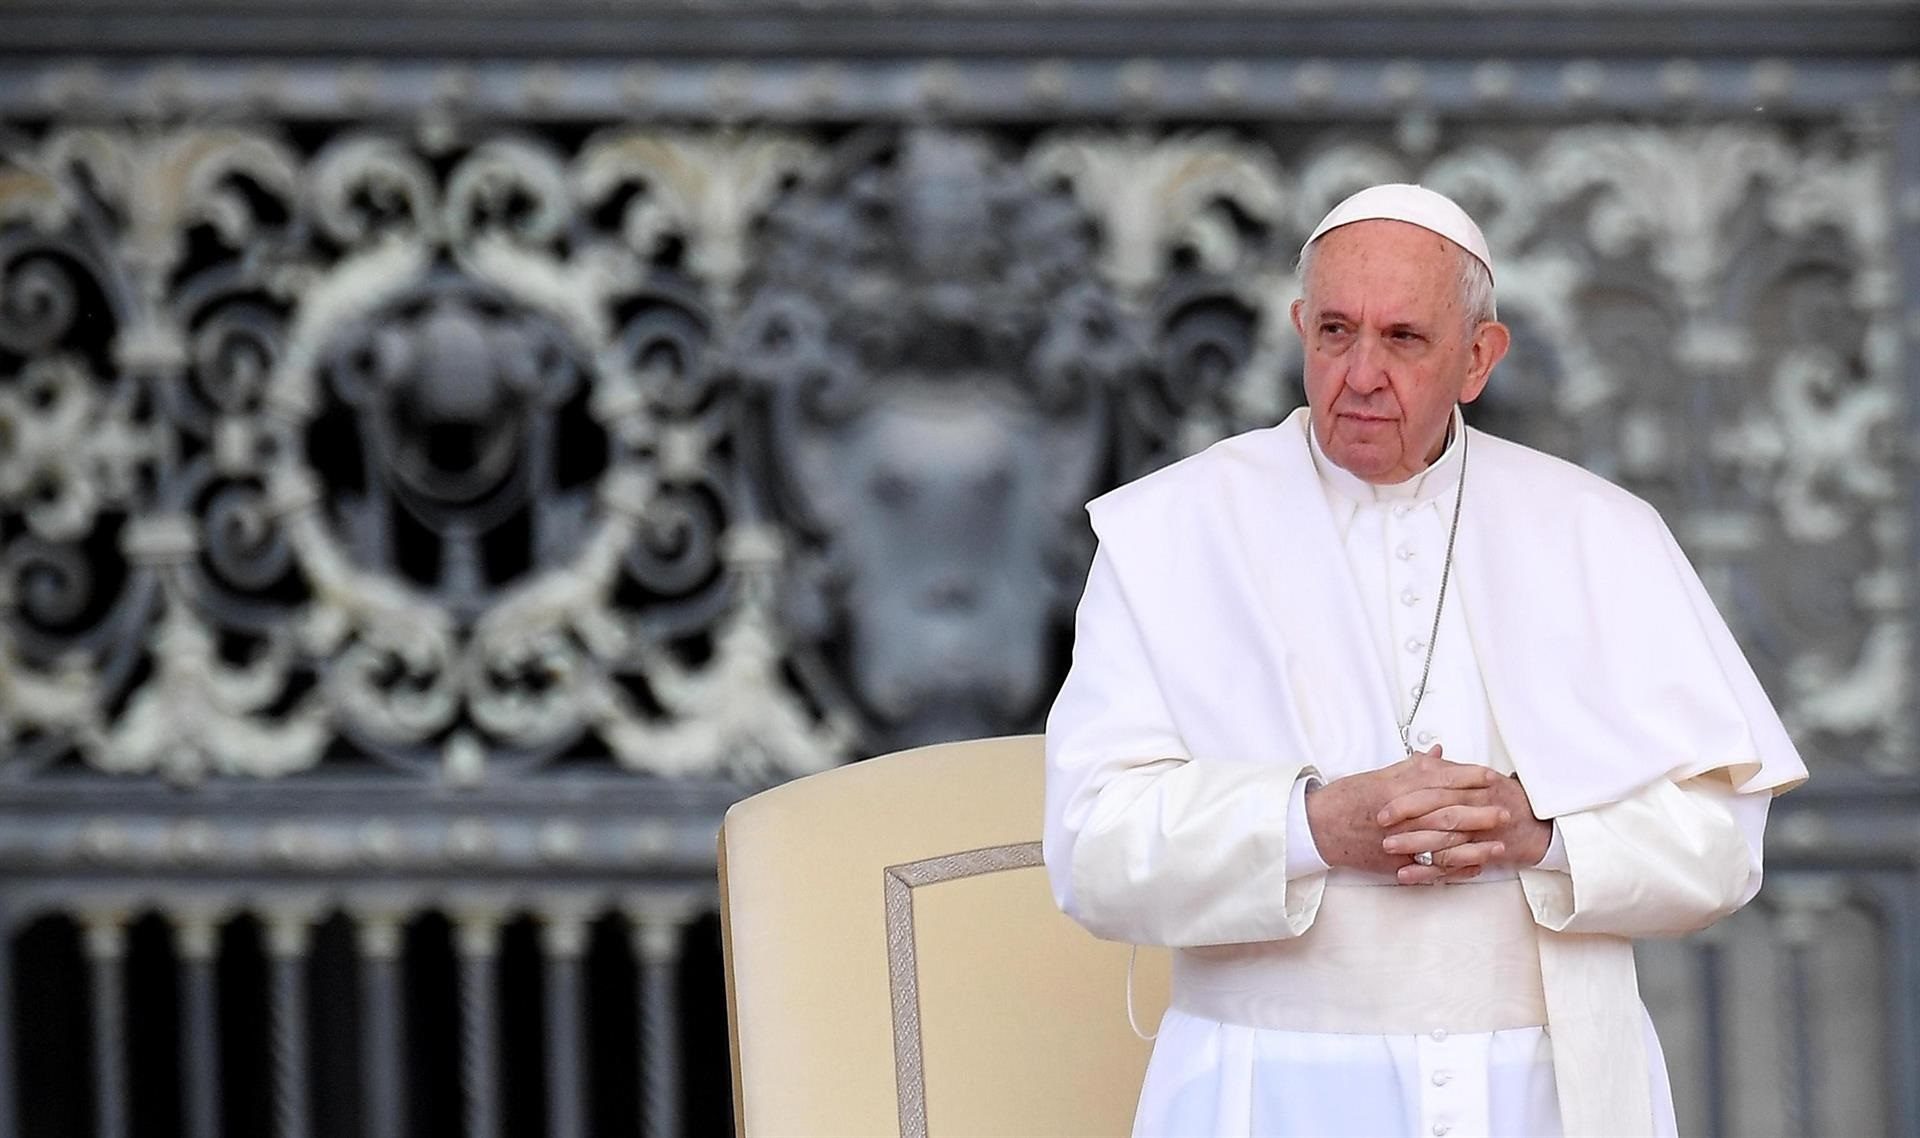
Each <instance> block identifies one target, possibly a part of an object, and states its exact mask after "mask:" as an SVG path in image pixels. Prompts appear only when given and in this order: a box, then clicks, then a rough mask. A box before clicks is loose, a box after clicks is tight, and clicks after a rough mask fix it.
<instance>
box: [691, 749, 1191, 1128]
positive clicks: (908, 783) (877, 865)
mask: <svg viewBox="0 0 1920 1138" xmlns="http://www.w3.org/2000/svg"><path fill="white" fill-rule="evenodd" d="M1041 770H1042V757H1041V741H1040V739H1039V738H1038V737H1037V736H1029V737H1025V738H1015V739H983V740H979V741H975V742H966V743H949V744H943V745H940V746H934V747H923V748H921V749H919V750H914V751H906V752H903V753H901V754H897V755H888V756H885V757H883V758H876V759H868V760H867V761H865V762H860V763H855V764H852V765H850V766H846V767H841V768H839V769H837V770H832V771H827V772H825V773H823V774H817V775H813V776H811V777H809V778H803V779H799V780H797V781H795V782H791V783H788V784H786V785H785V786H780V787H776V788H774V789H772V790H769V791H766V792H765V793H763V794H757V795H755V796H754V797H752V798H749V799H747V800H746V801H744V802H741V803H739V804H737V805H735V806H734V807H733V809H731V810H729V811H728V812H727V819H726V824H725V825H724V826H723V827H722V828H721V831H720V917H721V930H722V937H723V942H724V944H725V952H726V972H727V1015H728V1034H729V1037H730V1040H731V1043H732V1047H733V1079H734V1084H733V1085H734V1092H733V1093H734V1120H735V1121H734V1124H735V1127H736V1129H737V1130H738V1132H739V1133H740V1134H741V1135H743V1136H746V1138H765V1136H772V1135H836V1136H838V1135H872V1134H893V1133H899V1134H901V1135H908V1136H911V1135H933V1136H936V1138H939V1136H943V1135H946V1136H957V1135H988V1134H1007V1135H1023V1136H1027V1135H1045V1134H1072V1135H1098V1134H1125V1133H1126V1132H1127V1130H1128V1128H1129V1126H1130V1125H1131V1123H1132V1119H1133V1108H1134V1103H1135V1099H1136V1096H1137V1093H1138V1091H1139V1087H1140V1079H1141V1076H1142V1075H1143V1073H1144V1072H1145V1070H1146V1062H1147V1052H1148V1048H1149V1045H1148V1044H1146V1043H1143V1042H1141V1041H1140V1040H1139V1039H1137V1038H1136V1037H1135V1036H1134V1034H1133V1032H1132V1031H1131V1030H1130V1029H1129V1027H1128V1025H1127V1012H1126V996H1125V992H1126V973H1127V947H1126V946H1125V945H1121V944H1111V943H1108V942H1105V941H1100V940H1096V939H1094V938H1093V937H1092V936H1091V935H1089V934H1088V933H1087V932H1086V931H1085V930H1083V929H1081V928H1080V927H1079V926H1078V925H1076V924H1074V923H1073V922H1072V921H1071V920H1069V919H1068V918H1067V917H1065V916H1063V915H1062V914H1061V913H1060V911H1059V910H1058V909H1056V908H1055V907H1054V904H1053V898H1052V895H1051V894H1050V893H1049V891H1048V889H1047V877H1046V870H1045V869H1044V868H1043V867H1042V866H1041V863H1040V826H1041V822H1040V815H1041ZM1167 967H1168V964H1167V956H1166V954H1165V952H1164V951H1160V950H1146V949H1143V950H1141V953H1140V959H1139V963H1138V966H1137V968H1136V972H1135V980H1134V998H1135V1007H1136V1010H1137V1012H1138V1013H1139V1016H1140V1021H1141V1026H1142V1027H1143V1028H1149V1029H1150V1025H1152V1024H1154V1023H1157V1022H1158V1021H1159V1018H1160V1012H1161V1010H1162V1008H1164V1007H1165V1004H1166V990H1167Z"/></svg>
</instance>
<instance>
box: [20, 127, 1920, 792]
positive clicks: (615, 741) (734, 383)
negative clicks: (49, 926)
mask: <svg viewBox="0 0 1920 1138" xmlns="http://www.w3.org/2000/svg"><path fill="white" fill-rule="evenodd" d="M0 142H3V143H4V145H3V146H0V152H3V154H4V165H0V502H4V506H5V508H4V510H0V616H3V617H4V619H0V738H3V739H4V740H5V741H6V743H7V744H8V746H7V752H6V753H7V754H8V756H9V757H8V759H7V760H6V771H7V772H8V773H9V774H10V775H11V776H12V777H16V778H22V777H29V776H31V775H33V774H34V773H35V772H39V771H44V770H47V769H48V768H51V767H55V766H59V765H61V764H81V765H84V766H86V767H89V768H92V769H95V770H100V771H108V772H114V773H123V774H143V773H154V774H160V775H164V776H166V777H169V778H174V779H183V780H192V779H197V778H201V777H204V776H206V775H209V774H225V775H254V776H278V775H286V774H290V773H294V772H301V771H311V770H314V769H315V768H318V767H324V766H328V765H334V766H345V767H354V766H360V767H368V766H371V767H374V768H386V769H389V770H391V771H393V772H395V773H411V774H416V775H429V776H432V777H436V778H440V779H444V780H448V781H451V782H454V783H472V782H475V781H479V780H482V779H488V778H503V777H509V776H511V775H515V774H521V773H528V774H530V773H532V772H534V771H536V770H540V769H545V768H549V767H552V766H554V765H555V764H566V763H571V762H575V761H588V760H593V759H596V758H604V759H611V760H613V761H615V762H617V763H618V764H619V765H620V766H621V767H624V768H626V769H628V770H631V771H636V772H644V773H650V774H657V775H668V776H725V775H731V776H735V777H740V778H744V779H746V780H748V781H759V780H770V779H773V778H777V777H781V776H784V775H788V774H793V773H799V772H804V771H809V770H815V769H820V768H822V767H824V766H827V765H830V764H832V763H834V762H837V761H841V760H844V759H846V758H850V757H853V756H854V755H857V754H859V753H863V752H867V751H872V750H877V749H882V748H885V747H892V746H896V745H905V744H908V743H913V742H922V741H928V740H932V739H936V738H945V737H953V736H959V735H975V734H984V733H989V732H995V731H1005V730H1019V729H1028V728H1032V727H1034V726H1036V725H1037V723H1038V716H1039V714H1040V713H1041V712H1042V711H1043V710H1044V705H1045V701H1046V697H1047V696H1048V695H1049V694H1050V692H1051V690H1052V685H1053V684H1054V683H1055V682H1056V681H1057V678H1058V675H1059V672H1060V670H1061V668H1062V667H1063V666H1064V662H1065V657H1064V654H1063V646H1064V642H1065V632H1066V629H1067V622H1068V620H1069V618H1070V611H1071V605H1072V602H1073V600H1074V598H1075V596H1076V595H1077V591H1078V584H1079V577H1080V574H1081V573H1082V572H1083V571H1084V566H1085V564H1086V560H1087V557H1088V554H1089V549H1088V538H1087V535H1086V533H1085V531H1084V525H1083V523H1082V522H1081V521H1080V520H1079V515H1078V506H1079V504H1080V503H1081V502H1082V501H1084V500H1085V499H1086V498H1087V497H1090V496H1091V495H1093V494H1094V493H1097V492H1099V491H1100V490H1101V489H1103V488H1105V487H1107V486H1110V485H1112V484H1114V483H1115V482H1117V481H1119V480H1122V479H1124V478H1128V477H1132V476H1134V475H1137V474H1139V473H1142V472H1144V471H1146V470H1148V469H1151V468H1152V467H1154V466H1156V465H1159V464H1160V463H1163V462H1165V461H1167V460H1169V459H1171V458H1173V457H1177V456H1179V455H1181V454H1186V453H1191V452H1193V451H1195V450H1197V449H1199V448H1200V447H1203V446H1205V445H1206V444H1208V443H1209V442H1211V441H1213V440H1215V439H1217V438H1220V437H1222V436H1224V435H1225V434H1227V433H1230V432H1232V431H1235V430H1240V429H1244V428H1247V427H1252V426H1258V425H1263V424H1266V423H1270V422H1272V421H1274V420H1275V419H1276V418H1277V417H1278V416H1279V415H1281V414H1282V413H1284V411H1285V410H1286V409H1287V407H1289V406H1290V405H1291V404H1292V403H1293V401H1294V400H1295V398H1296V397H1297V396H1296V395H1295V392H1296V390H1297V384H1298V378H1297V376H1298V370H1299V361H1298V358H1297V355H1298V347H1297V345H1296V344H1295V343H1294V340H1293V334H1292V331H1291V328H1290V324H1289V321H1288V317H1287V305H1288V303H1289V302H1290V301H1291V299H1292V298H1293V296H1294V295H1295V281H1294V279H1293V269H1292V261H1293V257H1294V255H1295V253H1296V252H1297V246H1298V242H1299V240H1300V239H1301V237H1302V236H1303V235H1304V233H1305V232H1306V231H1307V229H1308V227H1309V226H1311V224H1312V222H1313V221H1314V219H1316V218H1317V217H1318V216H1319V214H1320V213H1321V212H1323V211H1324V210H1325V209H1326V208H1327V206H1329V205H1330V204H1331V203H1332V202H1333V201H1335V200H1337V199H1338V198H1339V197H1340V196H1342V195H1343V194H1344V193H1346V192H1348V191H1349V190H1350V189H1352V188H1355V187H1356V186H1358V185H1361V184H1364V183H1366V182H1369V181H1374V180H1379V179H1383V178H1394V179H1417V180H1420V181H1423V182H1425V183H1427V184H1429V185H1432V186H1435V187H1436V188H1439V189H1442V190H1444V191H1446V192H1449V193H1452V194H1454V195H1456V196H1457V197H1459V198H1460V199H1461V200H1462V201H1463V202H1465V203H1466V204H1467V205H1468V207H1469V208H1470V209H1472V210H1474V211H1475V212H1476V213H1477V214H1478V215H1479V216H1480V217H1482V219H1483V220H1484V221H1485V223H1486V227H1487V230H1488V233H1489V237H1490V239H1491V241H1492V243H1493V246H1494V250H1495V253H1496V257H1497V259H1498V260H1499V263H1500V281H1499V284H1500V293H1501V302H1502V314H1503V316H1504V317H1505V318H1506V319H1508V320H1509V322H1510V323H1511V324H1512V325H1513V327H1514V329H1515V334H1516V347H1515V351H1514V354H1513V356H1512V357H1511V358H1510V360H1509V362H1508V363H1507V364H1506V365H1505V366H1504V368H1503V370H1502V374H1501V375H1500V376H1498V377H1497V378H1496V382H1495V385H1494V388H1493V389H1492V391H1491V392H1490V394H1489V396H1488V398H1487V399H1486V400H1485V401H1484V402H1483V404H1482V405H1480V407H1479V408H1477V410H1476V415H1477V417H1478V419H1479V421H1481V422H1482V423H1484V424H1485V425H1488V426H1490V427H1493V428H1495V429H1499V430H1502V431H1505V432H1506V433H1509V434H1512V435H1514V436H1516V437H1519V438H1521V439H1523V440H1524V441H1529V442H1532V443H1535V444H1536V445H1541V446H1543V447H1545V448H1546V449H1548V450H1551V451H1554V452H1556V453H1559V454H1562V455H1564V456H1565V457H1568V458H1570V459H1573V460H1575V461H1578V462H1581V463H1583V464H1585V465H1588V466H1590V467H1592V468H1594V469H1596V470H1599V471H1601V472H1602V473H1604V474H1607V475H1609V476H1611V477H1614V478H1616V479H1618V480H1620V481H1622V482H1624V483H1625V484H1627V485H1628V486H1629V487H1631V488H1633V489H1635V490H1637V491H1639V492H1641V493H1643V494H1645V495H1647V496H1648V497H1649V498H1651V499H1652V500H1653V501H1654V502H1655V503H1656V504H1658V505H1659V506H1660V507H1661V508H1662V510H1663V511H1664V512H1665V513H1666V515H1667V517H1668V519H1669V521H1670V522H1672V523H1673V525H1674V527H1675V529H1676V531H1677V532H1678V533H1679V535H1680V536H1681V538H1682V541H1683V544H1685V545H1686V546H1687V547H1688V549H1689V551H1690V552H1691V553H1692V555H1693V556H1694V557H1695V559H1696V561H1697V562H1698V563H1699V564H1700V566H1701V568H1702V570H1703V572H1704V573H1705V575H1706V577H1707V579H1708V581H1709V584H1710V587H1712V588H1713V589H1714V590H1715V592H1716V594H1717V596H1718V599H1719V600H1720V601H1721V603H1722V605H1723V606H1724V607H1725V609H1726V610H1727V611H1728V612H1729V614H1730V615H1731V616H1732V618H1733V621H1734V623H1735V625H1736V628H1737V630H1738V631H1739V632H1740V634H1741V635H1742V639H1743V641H1744V642H1745V643H1746V645H1747V647H1748V649H1749V651H1750V653H1751V654H1752V655H1753V657H1754V658H1755V661H1756V664H1757V665H1758V667H1759V669H1760V670H1761V672H1762V677H1763V679H1764V680H1765V681H1766V682H1767V683H1768V684H1769V686H1770V688H1771V690H1772V691H1773V692H1774V693H1775V695H1776V697H1777V698H1779V699H1780V700H1781V702H1782V704H1783V707H1784V708H1785V710H1786V712H1787V714H1788V716H1789V719H1790V721H1791V723H1792V726H1793V728H1794V729H1795V730H1796V732H1798V733H1799V735H1800V737H1801V739H1802V741H1803V742H1806V743H1809V744H1811V745H1812V747H1811V749H1813V750H1815V751H1817V753H1819V754H1820V755H1822V756H1823V757H1826V758H1829V759H1830V760H1831V761H1853V762H1859V763H1863V764H1868V765H1872V766H1875V767H1879V768H1887V769H1892V768H1900V769H1906V768H1907V767H1908V766H1909V765H1910V759H1909V758H1908V757H1907V756H1908V748H1909V746H1910V744H1911V742H1912V740H1911V739H1910V738H1909V735H1908V731H1907V728H1906V727H1905V726H1904V724H1903V723H1902V722H1901V716H1900V714H1899V712H1900V710H1901V709H1902V708H1903V707H1904V704H1905V700H1904V698H1903V694H1902V693H1904V692H1906V691H1907V690H1908V686H1909V684H1910V680H1909V677H1908V674H1907V659H1908V650H1907V647H1906V645H1907V635H1908V633H1907V623H1906V619H1905V613H1906V609H1907V604H1908V600H1907V589H1908V587H1909V573H1910V570H1909V567H1908V558H1907V556H1906V554H1905V551H1906V550H1907V548H1908V546H1909V537H1908V533H1907V526H1906V521H1905V519H1906V518H1907V516H1908V510H1909V503H1908V501H1907V493H1908V491H1907V490H1906V487H1907V485H1908V483H1909V481H1910V472H1909V471H1908V470H1906V469H1905V466H1904V459H1903V457H1902V453H1901V450H1900V446H1899V443H1898V438H1897V437H1898V432H1899V423H1900V421H1901V419H1902V417H1903V415H1904V406H1905V395H1904V386H1903V384H1902V382H1901V379H1900V375H1899V371H1898V369H1899V368H1900V366H1901V363H1900V326H1899V315H1898V311H1897V307H1898V304H1897V300H1898V298H1897V286H1896V283H1895V275H1894V271H1893V266H1892V263H1891V261H1890V252H1889V244H1890V240H1889V234H1890V232H1891V231H1892V227H1893V221H1892V214H1891V210H1890V207H1889V205H1888V201H1887V196H1888V191H1887V179H1888V177H1889V175H1888V172H1887V170H1888V166H1887V162H1888V158H1887V153H1888V151H1887V143H1886V140H1885V139H1884V138H1883V137H1882V136H1880V135H1879V134H1877V133H1875V131H1874V129H1872V128H1871V126H1866V127H1858V128H1856V127H1848V126H1843V125H1837V124H1836V125H1825V126H1820V125H1805V124H1802V125H1772V126H1757V125H1740V124H1733V123H1717V122H1707V123H1701V124H1696V125H1685V126H1681V125H1669V126H1654V125H1643V126H1628V125H1584V126H1554V125H1551V124H1545V123H1531V124H1528V123H1520V124H1496V123H1484V124H1477V125H1476V124H1472V123H1468V124H1461V125H1457V126H1450V127H1448V128H1446V129H1441V128H1440V127H1438V126H1437V125H1436V124H1433V123H1432V122H1430V121H1427V122H1424V123H1423V122H1422V120H1420V119H1419V118H1418V117H1417V116H1415V117H1412V118H1405V119H1402V120H1401V124H1400V126H1399V128H1397V129H1387V128H1379V129H1374V128H1354V127H1347V128H1334V127H1330V126H1318V127H1316V126H1302V125H1300V124H1293V125H1288V126H1276V127H1273V128H1271V129H1265V130H1256V129H1240V130H1223V129H1216V130H1210V131H1206V132H1192V131H1185V130H1180V129H1173V128H1147V127H1135V128H1124V129H1122V128H1100V129H1085V128H1078V127H1076V128H1071V129H1062V130H1041V131H1038V132H1016V131H1012V130H988V129H984V128H982V129H971V128H970V129H966V130H960V129H935V128H931V127H902V128H893V127H868V128H863V129H861V130H858V131H854V132H851V133H839V132H836V131H834V130H829V129H825V128H820V129H806V130H802V129H791V130H789V129H775V128H771V127H728V128H722V127H714V128H699V129H695V128H690V127H689V128H673V129H664V128H663V129H633V128H616V127H611V126H606V125H604V124H585V125H583V126H580V127H579V128H578V129H573V128H569V129H567V130H555V131H550V132H546V133H542V134H538V135H536V134H533V133H530V132H526V131H520V130H513V129H505V128H502V129H499V130H493V131H489V130H486V129H482V128H478V127H474V126H472V125H461V124H459V123H457V122H454V121H452V120H446V121H436V120H429V121H428V122H427V126H426V127H423V128H422V130H421V131H420V132H418V133H417V134H416V135H406V134H402V133H397V132H394V131H387V130H381V129H376V128H374V127H371V126H345V127H326V128H322V127H319V126H314V127H311V128H308V127H302V128H300V129H297V130H296V129H291V128H284V129H283V128H274V127H267V126H261V125H229V126H211V125H201V126H194V125H166V126H161V125H151V126H114V125H101V126H87V127H55V126H48V127H45V128H44V129H40V130H38V131H29V132H26V133H14V134H10V135H8V136H6V137H5V138H4V140H0ZM1836 581H1845V582H1849V583H1850V587H1849V588H1845V589H1836V588H1835V587H1834V584H1835V582H1836Z"/></svg>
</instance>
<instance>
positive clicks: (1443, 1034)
mask: <svg viewBox="0 0 1920 1138" xmlns="http://www.w3.org/2000/svg"><path fill="white" fill-rule="evenodd" d="M1432 1035H1433V1041H1434V1042H1435V1043H1445V1042H1446V1041H1447V1029H1446V1028H1444V1027H1436V1028H1434V1029H1433V1031H1432Z"/></svg>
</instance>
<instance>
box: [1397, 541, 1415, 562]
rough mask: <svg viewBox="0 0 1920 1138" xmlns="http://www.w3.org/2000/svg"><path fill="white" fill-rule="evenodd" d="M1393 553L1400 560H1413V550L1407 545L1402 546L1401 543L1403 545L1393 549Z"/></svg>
mask: <svg viewBox="0 0 1920 1138" xmlns="http://www.w3.org/2000/svg"><path fill="white" fill-rule="evenodd" d="M1393 555H1394V556H1395V557H1398V558H1399V559H1400V560H1402V561H1412V560H1413V550H1411V549H1409V548H1407V547H1406V546H1404V545H1403V546H1401V547H1400V548H1398V549H1396V550H1394V551H1393Z"/></svg>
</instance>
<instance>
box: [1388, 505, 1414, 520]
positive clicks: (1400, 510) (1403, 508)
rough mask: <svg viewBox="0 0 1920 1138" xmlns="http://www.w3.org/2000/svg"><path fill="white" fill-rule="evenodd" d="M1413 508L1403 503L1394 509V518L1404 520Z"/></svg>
mask: <svg viewBox="0 0 1920 1138" xmlns="http://www.w3.org/2000/svg"><path fill="white" fill-rule="evenodd" d="M1412 508H1413V507H1412V506H1409V505H1407V504H1406V503H1405V502H1402V503H1400V504H1399V505H1397V506H1395V507H1394V508H1393V516H1394V517H1396V518H1404V517H1406V516H1407V511H1408V510H1411V509H1412Z"/></svg>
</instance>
